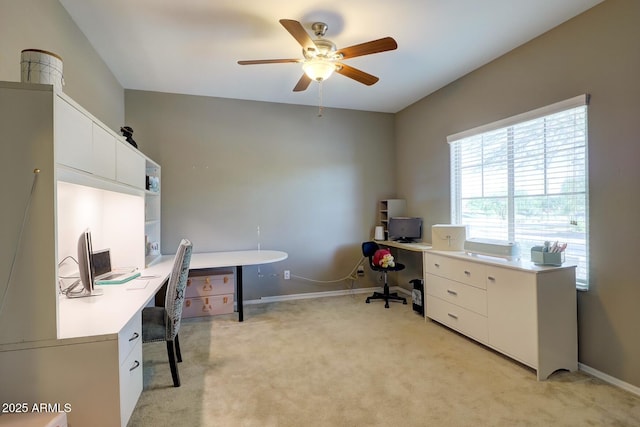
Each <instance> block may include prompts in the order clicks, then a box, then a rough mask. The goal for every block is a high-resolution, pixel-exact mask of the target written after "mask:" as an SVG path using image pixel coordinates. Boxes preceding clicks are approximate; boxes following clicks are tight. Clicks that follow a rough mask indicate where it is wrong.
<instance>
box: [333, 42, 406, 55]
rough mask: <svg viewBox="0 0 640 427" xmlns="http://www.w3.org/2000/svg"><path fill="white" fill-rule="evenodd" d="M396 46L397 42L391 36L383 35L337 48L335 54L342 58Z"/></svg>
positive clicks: (384, 50) (391, 48)
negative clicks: (376, 38) (375, 38)
mask: <svg viewBox="0 0 640 427" xmlns="http://www.w3.org/2000/svg"><path fill="white" fill-rule="evenodd" d="M397 48H398V43H396V41H395V40H394V39H393V38H392V37H384V38H382V39H378V40H372V41H370V42H366V43H361V44H356V45H353V46H349V47H345V48H344V49H340V50H338V52H336V53H337V54H340V55H342V58H343V59H348V58H355V57H356V56H362V55H371V54H372V53H380V52H386V51H388V50H394V49H397Z"/></svg>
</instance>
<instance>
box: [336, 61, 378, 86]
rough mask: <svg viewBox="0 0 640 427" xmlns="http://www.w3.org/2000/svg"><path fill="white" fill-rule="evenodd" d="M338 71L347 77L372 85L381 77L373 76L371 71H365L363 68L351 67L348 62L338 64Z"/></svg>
mask: <svg viewBox="0 0 640 427" xmlns="http://www.w3.org/2000/svg"><path fill="white" fill-rule="evenodd" d="M336 73H339V74H342V75H343V76H345V77H349V78H350V79H353V80H355V81H357V82H360V83H362V84H365V85H367V86H371V85H372V84H375V83H376V82H377V81H378V80H380V79H379V78H377V77H376V76H372V75H371V74H369V73H365V72H364V71H362V70H358V69H357V68H353V67H350V66H348V65H346V64H337V67H336Z"/></svg>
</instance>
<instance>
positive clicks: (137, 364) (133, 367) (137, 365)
mask: <svg viewBox="0 0 640 427" xmlns="http://www.w3.org/2000/svg"><path fill="white" fill-rule="evenodd" d="M139 367H140V362H138V361H137V360H134V361H133V366H132V367H130V368H129V372H131V371H133V370H134V369H138V368H139Z"/></svg>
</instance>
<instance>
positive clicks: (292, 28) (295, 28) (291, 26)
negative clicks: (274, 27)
mask: <svg viewBox="0 0 640 427" xmlns="http://www.w3.org/2000/svg"><path fill="white" fill-rule="evenodd" d="M280 23H281V24H282V26H283V27H284V28H285V29H286V30H287V31H289V33H290V34H291V35H292V36H293V38H294V39H296V40H297V41H298V43H300V45H301V46H302V48H303V49H305V50H307V49H311V50H315V49H316V44H315V43H314V42H313V40H311V37H309V34H308V33H307V32H306V31H305V29H304V27H303V26H302V24H301V23H299V22H298V21H294V20H293V19H281V20H280Z"/></svg>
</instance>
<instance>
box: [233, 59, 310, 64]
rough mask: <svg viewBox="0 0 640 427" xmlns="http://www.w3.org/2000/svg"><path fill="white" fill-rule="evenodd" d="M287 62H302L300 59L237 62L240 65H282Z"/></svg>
mask: <svg viewBox="0 0 640 427" xmlns="http://www.w3.org/2000/svg"><path fill="white" fill-rule="evenodd" d="M287 62H302V59H252V60H249V61H238V64H240V65H255V64H284V63H287Z"/></svg>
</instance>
